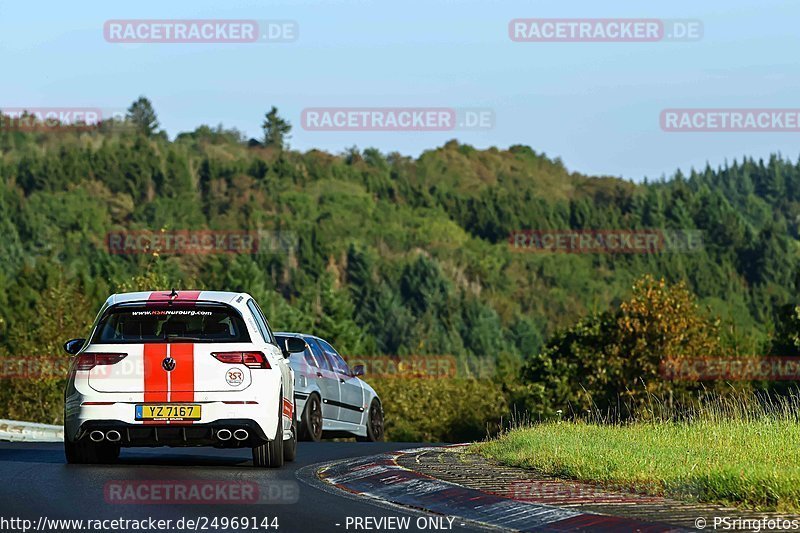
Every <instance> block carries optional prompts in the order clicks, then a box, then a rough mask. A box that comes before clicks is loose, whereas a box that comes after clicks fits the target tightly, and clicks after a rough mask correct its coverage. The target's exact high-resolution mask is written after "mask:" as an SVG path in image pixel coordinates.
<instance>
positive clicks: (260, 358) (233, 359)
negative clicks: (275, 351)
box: [211, 352, 272, 368]
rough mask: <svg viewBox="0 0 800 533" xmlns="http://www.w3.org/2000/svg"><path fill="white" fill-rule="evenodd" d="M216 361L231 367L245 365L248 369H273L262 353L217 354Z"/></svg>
mask: <svg viewBox="0 0 800 533" xmlns="http://www.w3.org/2000/svg"><path fill="white" fill-rule="evenodd" d="M211 355H212V356H214V358H215V359H217V360H218V361H221V362H223V363H228V364H231V365H244V366H246V367H248V368H272V367H271V366H269V361H267V356H266V355H264V354H263V353H261V352H215V353H212V354H211Z"/></svg>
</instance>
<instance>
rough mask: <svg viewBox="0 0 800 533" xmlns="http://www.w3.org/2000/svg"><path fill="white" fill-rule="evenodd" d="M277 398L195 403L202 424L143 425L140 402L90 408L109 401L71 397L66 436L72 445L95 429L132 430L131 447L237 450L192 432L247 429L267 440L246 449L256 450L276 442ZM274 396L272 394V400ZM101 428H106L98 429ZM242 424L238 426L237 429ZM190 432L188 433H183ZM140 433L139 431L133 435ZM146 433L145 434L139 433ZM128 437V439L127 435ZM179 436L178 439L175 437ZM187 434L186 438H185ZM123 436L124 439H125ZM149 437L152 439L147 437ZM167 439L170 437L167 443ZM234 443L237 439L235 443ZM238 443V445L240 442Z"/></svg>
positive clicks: (67, 404) (216, 439)
mask: <svg viewBox="0 0 800 533" xmlns="http://www.w3.org/2000/svg"><path fill="white" fill-rule="evenodd" d="M274 394H275V397H274V399H273V398H268V397H267V396H268V394H263V395H262V396H261V397H260V398H258V400H260V401H258V403H255V402H256V400H255V399H253V398H248V401H250V402H253V403H247V404H237V403H230V401H211V402H202V401H201V402H192V403H195V404H199V405H200V406H201V409H202V412H201V418H200V420H196V421H193V422H191V423H188V422H170V423H166V422H142V421H137V420H136V419H135V417H134V411H135V406H136V404H137V403H140V402H109V403H107V404H104V405H91V404H90V405H87V404H86V403H85V402H97V401H98V400H107V399H108V398H105V397H102V396H100V395H95V396H94V397H92V398H88V397H86V396H83V395H81V394H73V395H71V396H68V397H67V400H66V404H65V407H66V409H65V417H64V436H65V438H67V439H69V440H70V441H72V442H76V441H78V440H80V439H81V438H83V437H84V436H85V435H86V433H87V428H88V430H89V431H91V430H93V429H100V430H106V431H107V430H111V429H115V430H117V431H119V432H120V433H121V434H122V433H123V431H122V430H128V429H130V430H131V433H130V436H131V438H130V439H129V442H130V444H123V445H128V446H217V445H219V446H226V447H236V445H235V443H233V442H231V441H228V442H227V443H225V442H222V441H219V439H218V438H217V436H216V433H201V432H200V431H198V432H194V431H189V430H190V429H194V428H213V429H228V430H230V431H231V432H233V431H234V430H236V429H245V430H247V431H248V433H249V434H250V435H257V436H264V438H263V439H257V440H247V441H245V442H244V443H243V444H242V443H240V444H242V445H245V444H247V445H249V444H252V445H253V446H255V445H258V444H263V443H264V442H266V441H267V440H272V439H274V438H275V436H276V435H275V433H276V431H275V430H276V428H277V427H278V403H277V401H278V393H277V392H275V393H274ZM271 395H272V394H271V393H270V394H269V396H271ZM142 403H143V402H142ZM98 424H99V425H101V426H102V427H97V426H98ZM237 424H238V425H237ZM153 428H163V429H164V430H168V431H164V432H161V431H159V432H158V434H156V433H153V431H152V429H153ZM184 428H185V429H186V432H184V431H181V430H182V429H184ZM133 430H136V431H133ZM139 430H143V431H139ZM127 434H128V433H126V434H125V435H127ZM173 434H177V436H173ZM184 434H185V435H186V437H185V438H184ZM125 435H123V438H124V437H125ZM147 435H149V437H148V436H147ZM164 435H170V436H171V438H169V439H167V438H165V437H164ZM134 437H135V438H134ZM231 440H233V439H231ZM237 442H238V441H237Z"/></svg>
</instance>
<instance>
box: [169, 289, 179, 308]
mask: <svg viewBox="0 0 800 533" xmlns="http://www.w3.org/2000/svg"><path fill="white" fill-rule="evenodd" d="M177 297H178V292H177V291H176V290H175V289H172V292H171V293H169V303H170V305H172V301H173V300H175V298H177Z"/></svg>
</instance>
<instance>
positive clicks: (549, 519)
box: [317, 448, 690, 533]
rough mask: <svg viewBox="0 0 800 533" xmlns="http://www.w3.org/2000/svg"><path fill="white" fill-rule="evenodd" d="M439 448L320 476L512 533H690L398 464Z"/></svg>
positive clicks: (327, 469) (377, 458) (360, 461)
mask: <svg viewBox="0 0 800 533" xmlns="http://www.w3.org/2000/svg"><path fill="white" fill-rule="evenodd" d="M435 449H436V448H415V449H412V450H402V451H398V452H390V453H384V454H379V455H373V456H370V457H360V458H356V459H348V460H344V461H338V462H336V463H331V464H328V465H325V466H324V467H322V469H321V470H320V471H319V472H318V473H317V475H318V476H319V478H320V479H321V480H322V481H324V482H325V483H327V484H329V485H332V486H333V487H336V488H338V489H341V490H344V491H347V492H349V493H351V494H355V495H358V496H363V497H367V498H372V499H375V500H379V501H382V502H390V503H393V504H396V505H402V506H405V507H411V508H416V509H423V510H426V511H430V512H433V513H437V514H441V515H445V516H457V517H460V518H462V519H465V520H468V521H471V522H476V523H479V524H483V525H486V526H489V527H495V528H501V529H509V530H514V531H553V532H556V531H592V532H598V531H599V532H614V533H616V532H623V531H626V532H628V531H638V532H643V533H655V532H659V533H660V532H666V531H690V530H688V529H684V528H679V527H675V526H671V525H668V524H661V523H648V522H644V521H641V520H634V519H630V518H623V517H615V516H605V515H598V514H592V513H583V512H580V511H576V510H573V509H566V508H563V507H558V506H556V505H545V504H538V503H530V502H523V501H517V500H514V499H511V498H505V497H502V496H499V495H497V494H490V493H486V492H483V491H480V490H476V489H470V488H466V487H462V486H461V485H457V484H455V483H450V482H447V481H442V480H440V479H436V478H433V477H430V476H427V475H425V474H421V473H419V472H415V471H413V470H409V469H408V468H405V467H403V466H401V465H399V464H398V463H397V458H398V457H400V456H401V455H404V454H409V453H418V452H420V451H425V450H435Z"/></svg>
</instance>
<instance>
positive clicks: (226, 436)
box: [217, 429, 231, 440]
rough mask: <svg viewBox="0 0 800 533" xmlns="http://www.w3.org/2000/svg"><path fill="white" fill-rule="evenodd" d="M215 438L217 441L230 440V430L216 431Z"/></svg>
mask: <svg viewBox="0 0 800 533" xmlns="http://www.w3.org/2000/svg"><path fill="white" fill-rule="evenodd" d="M217 438H218V439H219V440H230V438H231V430H229V429H220V430H219V431H217Z"/></svg>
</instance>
